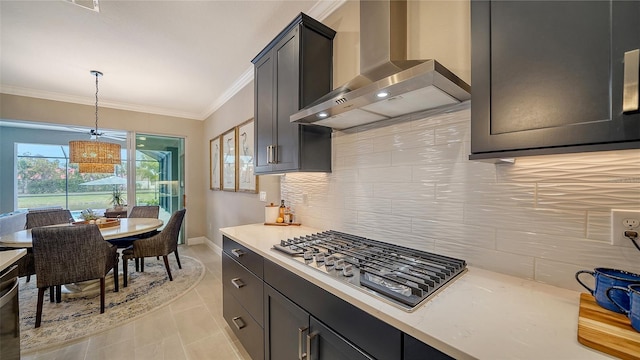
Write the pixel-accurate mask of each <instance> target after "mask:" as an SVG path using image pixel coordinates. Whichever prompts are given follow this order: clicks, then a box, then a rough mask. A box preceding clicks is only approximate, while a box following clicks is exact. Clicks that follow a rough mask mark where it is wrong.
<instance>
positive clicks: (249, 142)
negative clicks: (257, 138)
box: [236, 119, 258, 193]
mask: <svg viewBox="0 0 640 360" xmlns="http://www.w3.org/2000/svg"><path fill="white" fill-rule="evenodd" d="M236 134H238V191H246V192H253V193H256V192H258V177H257V176H256V175H255V173H254V172H253V157H254V154H255V151H254V141H253V140H254V127H253V119H249V120H248V121H246V122H244V123H242V124H240V125H238V131H237V133H236Z"/></svg>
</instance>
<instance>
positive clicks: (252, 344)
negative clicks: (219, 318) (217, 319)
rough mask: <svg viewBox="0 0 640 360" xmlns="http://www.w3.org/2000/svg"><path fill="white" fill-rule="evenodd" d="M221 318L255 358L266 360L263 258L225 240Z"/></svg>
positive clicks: (223, 240)
mask: <svg viewBox="0 0 640 360" xmlns="http://www.w3.org/2000/svg"><path fill="white" fill-rule="evenodd" d="M222 245H223V252H222V292H223V295H222V315H223V317H224V319H225V321H226V322H227V323H228V324H229V327H230V328H231V330H232V331H233V333H234V334H236V336H237V337H238V339H239V340H240V342H241V343H242V345H243V346H244V348H245V350H247V352H248V353H249V355H251V358H252V359H255V360H258V359H264V331H263V320H264V310H263V308H262V304H263V301H262V296H263V287H264V282H263V281H262V262H263V258H262V256H260V255H258V254H256V253H254V252H253V251H251V250H249V249H247V248H246V247H244V246H242V245H240V244H238V243H237V242H235V241H233V240H231V239H229V238H228V237H226V236H225V237H224V238H223V239H222Z"/></svg>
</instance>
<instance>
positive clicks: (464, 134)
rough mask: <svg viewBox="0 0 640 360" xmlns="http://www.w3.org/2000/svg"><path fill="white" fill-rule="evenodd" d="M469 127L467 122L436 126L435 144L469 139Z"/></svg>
mask: <svg viewBox="0 0 640 360" xmlns="http://www.w3.org/2000/svg"><path fill="white" fill-rule="evenodd" d="M470 131H471V128H470V126H469V123H468V122H459V123H452V124H449V125H446V126H442V127H438V128H436V144H438V145H440V144H448V143H452V142H462V141H469V139H470V138H471V136H470Z"/></svg>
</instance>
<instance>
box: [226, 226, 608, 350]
mask: <svg viewBox="0 0 640 360" xmlns="http://www.w3.org/2000/svg"><path fill="white" fill-rule="evenodd" d="M220 231H221V232H222V233H223V234H224V235H226V236H228V237H230V238H231V239H233V240H236V241H237V242H239V243H241V244H242V245H244V246H246V247H247V248H249V249H251V250H253V251H255V252H256V253H258V254H260V255H262V256H263V257H265V258H266V259H269V260H271V261H273V262H275V263H276V264H278V265H280V266H282V267H284V268H286V269H288V270H290V271H292V272H294V273H296V274H297V275H299V276H301V277H303V278H304V279H306V280H308V281H310V282H312V283H313V284H315V285H317V286H319V287H321V288H323V289H325V290H327V291H329V292H331V293H332V294H334V295H336V296H338V297H340V298H341V299H343V300H345V301H347V302H349V303H352V304H354V305H355V306H357V307H359V308H360V309H362V310H364V311H365V312H367V313H369V314H371V315H373V316H375V317H377V318H379V319H380V320H382V321H384V322H386V323H388V324H390V325H392V326H394V327H396V328H397V329H399V330H401V331H403V332H405V333H407V334H409V335H411V336H413V337H415V338H417V339H419V340H421V341H422V342H424V343H426V344H429V345H430V346H432V347H434V348H436V349H438V350H440V351H442V352H444V353H447V354H448V355H450V356H452V357H454V358H456V359H536V360H538V359H545V360H553V359H562V360H570V359H576V360H578V359H580V360H586V359H611V358H612V357H609V356H608V355H607V354H604V353H601V352H599V351H596V350H592V349H591V348H588V347H586V346H583V345H582V344H580V343H579V342H578V340H577V328H578V325H577V323H578V308H579V303H580V293H579V292H577V291H572V290H567V289H562V288H559V287H555V286H550V285H545V284H542V283H538V282H534V281H530V280H525V279H521V278H517V277H513V276H508V275H503V274H499V273H495V272H491V271H487V270H483V269H478V268H474V267H468V271H467V272H466V273H465V274H463V275H462V276H461V277H459V278H458V279H457V280H455V281H454V282H453V283H451V284H449V285H448V286H446V287H445V288H444V289H442V291H440V292H439V293H437V294H435V295H434V296H433V297H432V298H431V299H430V300H428V301H427V302H426V303H424V304H423V305H421V306H420V307H419V308H418V309H416V310H415V311H414V312H411V313H408V312H406V311H403V310H401V309H399V308H397V307H395V306H393V305H390V304H389V303H388V302H386V301H384V300H381V299H378V298H377V297H374V296H372V295H370V294H367V293H364V292H363V291H361V290H358V289H356V288H354V287H352V286H349V285H347V284H345V283H342V282H340V281H338V280H336V279H333V278H331V277H329V276H326V274H323V273H322V272H320V271H317V270H315V269H313V268H311V267H308V266H306V265H304V264H302V263H300V262H297V261H296V260H293V259H292V258H290V257H289V256H287V255H286V254H284V253H281V252H279V251H277V250H273V249H272V248H271V247H272V246H273V245H274V244H276V243H279V242H280V240H285V239H289V238H292V237H296V236H302V235H307V234H312V233H316V232H319V231H321V230H318V229H313V228H309V227H306V226H265V225H263V224H251V225H243V226H236V227H228V228H222V229H220Z"/></svg>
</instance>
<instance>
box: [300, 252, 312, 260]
mask: <svg viewBox="0 0 640 360" xmlns="http://www.w3.org/2000/svg"><path fill="white" fill-rule="evenodd" d="M302 257H303V258H304V259H305V260H313V251H311V250H307V251H305V252H304V254H302Z"/></svg>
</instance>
